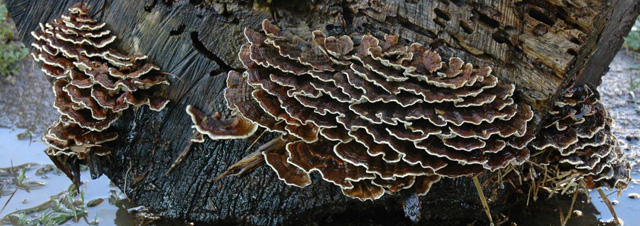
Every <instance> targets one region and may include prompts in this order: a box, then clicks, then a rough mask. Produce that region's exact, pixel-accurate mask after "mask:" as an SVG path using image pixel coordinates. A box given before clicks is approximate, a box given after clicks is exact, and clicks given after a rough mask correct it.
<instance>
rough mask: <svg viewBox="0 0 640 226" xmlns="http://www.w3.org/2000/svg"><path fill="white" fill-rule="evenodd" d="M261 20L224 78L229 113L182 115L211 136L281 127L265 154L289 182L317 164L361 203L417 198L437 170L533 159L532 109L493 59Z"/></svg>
mask: <svg viewBox="0 0 640 226" xmlns="http://www.w3.org/2000/svg"><path fill="white" fill-rule="evenodd" d="M262 28H263V31H264V35H263V34H261V33H259V32H256V31H254V30H251V29H245V31H244V35H245V37H246V39H247V40H248V42H249V43H248V44H245V45H243V46H242V47H241V50H240V53H239V58H240V60H241V61H242V63H243V65H244V67H245V68H246V69H247V70H246V71H245V72H244V73H242V74H241V73H239V72H235V71H231V72H229V74H228V78H227V88H226V90H225V98H226V101H227V105H228V107H229V108H230V109H231V110H232V111H233V112H234V113H236V115H235V118H232V119H220V118H219V117H214V118H206V116H204V113H202V112H200V111H199V110H197V109H195V108H193V107H187V112H188V113H189V114H190V115H191V116H192V119H193V122H194V123H195V125H194V128H196V130H197V132H199V133H202V134H206V135H208V136H209V137H210V138H211V139H242V138H247V137H249V136H250V135H251V134H253V133H254V132H255V131H256V130H257V127H262V128H264V129H266V130H267V131H273V132H279V133H281V134H282V136H281V137H279V138H276V140H274V141H275V142H270V146H269V147H268V148H266V149H263V152H262V153H263V156H264V159H265V161H266V163H267V165H269V166H270V167H271V168H272V169H273V170H274V171H275V172H276V173H277V174H278V177H279V178H280V179H281V180H283V181H284V182H285V183H287V184H288V185H292V186H297V187H304V186H306V185H309V184H310V183H311V179H310V177H309V173H311V172H314V171H315V172H318V173H319V174H320V176H321V177H322V179H324V180H325V181H328V182H330V183H333V184H335V185H337V186H339V187H340V188H341V189H342V191H343V193H344V194H345V195H346V196H349V197H352V198H358V199H360V200H373V199H377V198H380V197H381V196H382V195H384V194H385V193H395V192H398V191H400V190H403V189H410V190H412V191H415V192H416V193H417V194H419V195H424V194H426V193H427V192H428V191H429V189H430V187H431V185H432V184H433V183H435V182H437V181H439V180H440V178H442V177H449V178H456V177H472V176H475V175H477V174H479V173H481V172H483V171H486V170H489V171H494V170H498V169H501V168H504V167H506V166H508V165H511V164H515V165H518V164H521V163H522V162H523V161H525V160H527V159H528V158H529V151H528V149H527V148H526V146H527V145H528V144H529V142H530V141H531V140H533V139H534V136H533V134H532V129H531V128H530V127H532V126H531V124H532V123H531V120H532V118H533V111H532V110H531V107H530V106H528V105H526V104H524V103H516V102H515V101H514V98H513V94H514V90H515V86H514V85H512V84H505V83H503V82H501V81H500V80H499V79H498V78H497V77H496V76H494V75H492V74H491V68H489V67H474V66H473V65H471V64H470V63H465V62H463V61H462V60H461V59H460V58H456V57H453V58H450V59H449V60H448V61H446V60H442V59H441V57H440V55H439V54H438V53H436V52H434V51H432V50H429V49H428V48H427V47H425V46H423V45H421V44H418V43H413V44H411V45H409V46H406V45H401V44H399V39H398V36H394V35H386V36H385V37H384V40H379V39H377V38H375V37H373V36H372V35H364V36H362V37H359V38H355V39H352V38H351V37H349V36H340V37H333V36H330V37H327V36H325V34H323V33H322V32H321V31H314V32H313V33H312V36H313V37H312V40H304V39H303V38H301V37H298V36H294V37H290V36H291V35H286V34H285V32H284V31H281V30H280V28H278V27H277V26H275V25H273V24H271V23H270V22H269V21H268V20H265V21H263V24H262Z"/></svg>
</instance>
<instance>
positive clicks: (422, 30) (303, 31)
mask: <svg viewBox="0 0 640 226" xmlns="http://www.w3.org/2000/svg"><path fill="white" fill-rule="evenodd" d="M75 2H77V1H55V2H49V1H36V0H30V1H29V0H7V5H8V8H9V11H10V14H11V16H12V17H13V18H14V20H15V21H16V23H17V27H18V29H19V35H18V36H19V37H21V38H22V40H24V41H25V42H26V43H30V42H32V41H33V38H32V37H31V36H30V35H29V32H30V31H32V30H35V29H36V27H37V25H38V23H41V22H47V21H51V20H52V19H54V18H56V17H58V16H59V15H61V14H63V13H65V12H66V10H67V8H68V7H70V6H71V5H73V4H74V3H75ZM88 3H89V7H90V11H91V12H92V13H93V16H94V18H96V19H98V20H100V21H102V22H106V23H107V26H108V28H109V29H110V30H112V31H113V32H114V34H116V35H117V36H118V49H119V50H121V51H123V52H126V53H128V54H136V53H142V54H146V55H148V56H149V61H150V62H153V63H156V64H158V65H159V66H160V67H161V68H162V70H164V71H167V72H168V73H170V75H169V76H168V78H169V80H170V81H171V86H170V87H168V88H167V89H165V90H164V91H163V95H164V96H166V97H167V98H169V99H170V100H171V102H170V103H169V105H168V106H167V108H166V109H165V110H163V111H162V112H160V113H154V114H152V113H151V111H150V110H149V109H147V108H140V109H138V110H137V111H136V112H135V114H132V115H134V116H129V117H123V118H122V119H120V120H119V121H118V123H117V125H116V127H117V130H118V131H119V133H120V136H119V139H118V142H114V143H113V146H111V147H109V148H111V149H112V153H113V155H112V158H111V160H112V161H111V162H110V163H109V164H105V166H106V168H105V169H104V171H105V174H106V175H107V176H109V178H110V179H111V180H112V181H113V182H114V183H115V184H116V185H118V187H120V188H122V189H123V191H125V193H126V194H127V196H128V197H130V198H132V199H133V200H134V201H135V202H136V203H138V204H140V205H144V206H146V207H148V208H150V209H151V210H152V211H154V212H156V213H157V214H159V215H161V216H165V217H169V218H180V219H186V220H189V221H196V222H218V223H220V222H227V223H229V222H235V223H250V224H261V225H273V224H278V223H308V222H314V221H316V222H330V221H331V219H327V218H326V216H328V215H334V216H336V218H335V219H338V218H341V215H340V213H344V212H345V211H348V210H351V211H352V212H356V213H357V216H356V215H353V216H349V218H353V217H354V216H355V217H357V218H363V219H364V218H366V219H381V217H379V216H369V215H373V214H376V213H378V211H387V212H391V213H393V215H394V216H400V217H399V219H401V220H404V218H402V216H401V215H402V203H403V199H404V197H402V196H401V195H395V196H385V197H384V198H382V199H381V200H378V201H375V202H360V201H358V200H352V199H349V198H346V197H344V196H343V195H342V193H341V192H340V190H339V189H338V188H336V187H335V186H331V185H330V184H328V183H313V184H312V185H310V186H308V187H306V188H304V189H299V188H294V187H289V186H286V184H285V183H283V182H282V181H280V180H278V178H277V176H276V175H275V173H274V172H273V171H271V170H270V169H268V168H266V167H260V168H258V169H257V170H256V171H255V172H253V173H251V174H249V175H248V176H246V177H231V178H224V179H222V180H219V181H216V180H214V178H215V177H216V176H218V175H219V174H221V173H222V172H224V171H225V170H226V169H227V168H228V167H229V166H230V165H231V164H233V163H235V162H236V161H238V160H240V159H241V158H242V157H244V156H246V155H247V154H249V153H250V152H251V151H252V150H247V149H248V148H249V147H250V145H251V142H249V141H246V140H224V141H211V140H207V141H206V142H204V143H202V144H200V143H190V141H189V140H190V139H191V138H192V128H191V125H192V122H191V120H190V118H189V116H188V115H187V114H186V113H185V110H184V109H185V107H186V106H187V105H194V106H196V107H198V108H199V109H201V110H203V111H205V112H207V113H208V114H211V115H212V114H213V113H214V112H221V113H222V115H223V117H224V116H228V114H229V112H228V110H227V109H226V108H225V105H224V100H223V95H222V90H223V89H224V88H225V78H226V74H227V72H228V71H230V70H239V71H241V70H243V69H242V64H241V63H240V62H239V60H238V58H237V53H238V51H239V48H240V46H241V45H242V44H243V43H245V42H246V40H245V39H244V37H243V33H242V32H243V29H244V28H251V29H254V30H259V29H260V24H261V22H262V20H263V19H269V20H271V21H273V22H274V23H275V24H278V26H280V27H281V28H282V29H283V30H285V31H286V32H291V33H293V34H296V35H299V36H302V37H310V35H311V31H313V30H321V31H323V32H324V33H326V34H328V35H342V34H347V35H350V36H354V37H355V36H361V35H362V34H365V33H370V34H373V35H374V36H377V37H382V36H383V35H384V34H398V35H399V36H400V38H401V39H402V40H404V41H406V42H408V43H411V42H420V43H423V44H425V46H429V47H431V48H433V49H435V50H436V51H437V52H439V53H440V54H441V55H442V56H443V57H444V58H445V59H446V58H448V57H452V56H457V57H460V58H462V60H464V61H465V62H469V63H472V64H474V65H479V66H490V67H492V68H493V73H494V74H495V75H497V76H498V77H499V78H500V79H502V80H503V81H505V82H507V83H513V84H515V85H516V87H517V90H516V92H517V98H520V99H521V100H524V101H525V102H527V103H529V104H531V106H533V108H534V110H535V113H536V117H535V120H538V121H539V120H541V119H542V118H544V117H545V116H546V111H547V109H548V108H549V107H550V103H552V100H555V98H556V96H557V95H558V94H559V93H560V92H561V91H563V88H564V87H565V86H566V85H567V84H569V83H571V82H572V81H575V82H577V83H591V84H595V85H597V84H598V83H599V81H600V77H601V76H602V75H603V74H604V73H605V72H606V70H607V66H608V64H609V63H610V62H611V60H612V59H613V57H614V56H615V54H616V52H617V51H618V49H619V48H620V46H621V44H622V41H623V40H622V37H624V36H625V35H626V33H627V32H628V31H629V29H630V27H631V26H632V24H633V22H634V21H635V18H636V17H637V15H638V13H639V9H640V6H639V5H640V3H639V2H637V1H634V0H612V1H608V0H581V1H570V2H569V1H558V0H529V1H521V0H511V1H509V0H500V1H480V2H476V1H469V0H450V1H449V0H442V1H426V0H425V1H415V0H413V1H410V0H407V1H402V0H391V1H377V0H369V1H359V2H357V1H347V0H343V1H338V0H335V1H331V0H326V1H315V2H313V3H312V1H276V0H274V1H251V0H245V1H227V0H213V1H201V0H190V1H186V0H162V1H158V0H146V1H112V0H102V1H89V2H88ZM43 79H44V78H43ZM272 137H273V136H271V135H266V136H264V137H262V138H260V139H259V142H258V143H257V145H259V144H260V143H264V142H266V141H268V140H269V139H270V138H272ZM255 138H257V136H256V137H254V139H255ZM249 140H251V139H249ZM254 147H256V146H254ZM187 149H191V150H190V152H189V154H188V155H186V156H185V157H184V160H183V161H182V162H181V163H180V164H179V165H177V166H175V168H174V169H172V170H171V171H170V170H169V169H170V168H171V166H172V164H173V163H174V162H175V161H176V159H178V158H180V155H181V153H184V150H187ZM85 179H87V178H85ZM314 180H319V178H314ZM485 193H486V194H489V196H491V195H492V194H494V193H493V192H492V191H491V190H490V189H487V190H485ZM510 193H511V192H509V191H507V190H499V192H497V193H495V194H496V195H497V197H493V198H492V199H491V200H492V201H491V202H490V205H492V206H493V207H494V208H504V207H507V204H505V202H504V201H505V199H508V198H513V196H511V195H510ZM420 200H421V202H422V215H423V218H425V219H441V221H440V222H442V220H444V221H450V222H458V223H460V222H471V221H473V219H485V216H484V213H483V212H482V211H481V210H482V206H481V204H480V201H479V199H478V198H477V195H476V191H475V188H474V186H473V182H472V181H471V179H457V180H448V179H447V180H443V181H442V182H441V183H439V184H437V185H436V186H435V187H434V188H433V189H432V190H431V192H429V194H428V195H427V196H424V197H421V198H420ZM507 203H508V202H507ZM443 204H446V205H443ZM336 214H337V215H336ZM344 216H346V215H343V217H344ZM382 219H384V218H382ZM351 220H354V219H351ZM385 220H389V219H385Z"/></svg>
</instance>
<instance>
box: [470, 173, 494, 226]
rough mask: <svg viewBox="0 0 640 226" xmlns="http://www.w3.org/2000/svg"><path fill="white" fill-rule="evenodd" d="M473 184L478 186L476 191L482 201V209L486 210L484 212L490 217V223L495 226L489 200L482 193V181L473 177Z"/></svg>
mask: <svg viewBox="0 0 640 226" xmlns="http://www.w3.org/2000/svg"><path fill="white" fill-rule="evenodd" d="M473 184H475V185H476V190H477V191H478V195H479V196H480V201H481V202H482V207H483V208H484V212H485V213H486V214H487V217H489V223H491V224H490V225H491V226H493V225H494V224H493V218H492V217H491V210H489V204H488V203H487V198H486V197H485V196H484V193H483V192H482V186H481V185H480V181H479V180H478V176H475V177H473Z"/></svg>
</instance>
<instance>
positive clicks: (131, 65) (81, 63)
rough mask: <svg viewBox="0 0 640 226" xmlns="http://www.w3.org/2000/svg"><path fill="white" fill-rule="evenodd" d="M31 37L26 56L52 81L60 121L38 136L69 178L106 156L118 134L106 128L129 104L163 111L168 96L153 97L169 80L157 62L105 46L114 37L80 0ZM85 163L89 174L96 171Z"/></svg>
mask: <svg viewBox="0 0 640 226" xmlns="http://www.w3.org/2000/svg"><path fill="white" fill-rule="evenodd" d="M31 35H32V36H33V37H34V38H35V41H34V43H33V44H32V46H33V47H34V48H33V51H32V53H31V56H32V57H33V58H34V60H35V61H36V62H42V71H43V72H44V73H45V74H46V75H47V76H49V77H52V78H53V79H54V80H55V81H54V83H53V93H54V95H55V97H56V99H55V103H54V104H53V106H54V107H55V108H56V109H57V110H58V112H60V114H61V116H60V120H59V122H57V123H56V124H55V125H53V126H51V127H50V128H49V130H48V132H47V134H45V136H44V137H43V139H44V141H45V142H46V143H47V144H48V145H49V149H47V150H46V151H45V152H46V153H47V155H49V157H50V158H51V159H52V160H53V161H54V163H56V166H58V167H59V168H60V169H61V170H63V171H64V172H65V173H66V174H67V176H69V177H70V178H71V179H72V180H73V181H74V183H76V184H77V183H78V182H79V174H78V173H77V169H76V168H74V167H78V165H79V164H89V165H92V164H97V162H99V161H92V158H93V157H92V156H106V155H108V154H109V153H110V152H109V149H108V148H105V147H103V144H104V143H106V142H110V141H113V140H115V139H117V137H118V134H117V133H114V132H109V127H110V126H111V125H112V124H113V123H114V122H115V121H116V120H117V119H118V118H119V117H120V115H121V114H122V112H123V111H124V110H126V109H128V108H129V107H130V106H134V107H136V108H137V107H140V106H143V105H146V106H149V108H150V109H151V110H154V111H160V110H162V109H163V108H164V107H165V106H166V104H167V103H168V100H166V99H164V98H160V97H155V96H154V92H155V91H156V90H157V87H158V86H160V85H168V84H169V82H168V81H167V80H166V79H165V78H164V76H163V75H162V73H161V72H160V71H159V69H160V68H159V67H158V66H156V65H153V64H149V63H144V62H142V60H144V59H146V58H147V57H146V56H143V55H131V56H129V55H125V54H122V53H119V52H117V51H116V50H113V49H110V48H109V47H108V46H109V44H111V43H112V42H113V41H114V40H115V39H116V36H115V35H112V34H111V32H110V31H109V30H107V29H105V24H104V23H99V22H97V21H95V20H94V19H92V18H91V17H90V15H89V11H88V9H87V7H86V5H84V4H83V3H77V4H75V5H73V6H72V7H71V8H69V14H67V15H62V16H61V17H60V18H59V19H55V20H54V21H52V22H50V23H44V24H40V26H39V29H37V30H36V31H33V32H31ZM97 168H100V167H90V169H92V177H94V176H95V177H97V176H99V175H100V174H101V173H100V172H96V173H94V172H93V170H94V169H97Z"/></svg>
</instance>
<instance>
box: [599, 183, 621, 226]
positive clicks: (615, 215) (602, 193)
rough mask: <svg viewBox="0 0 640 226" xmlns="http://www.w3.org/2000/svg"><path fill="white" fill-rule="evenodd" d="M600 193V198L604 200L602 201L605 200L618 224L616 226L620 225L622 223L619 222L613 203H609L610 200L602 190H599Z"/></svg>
mask: <svg viewBox="0 0 640 226" xmlns="http://www.w3.org/2000/svg"><path fill="white" fill-rule="evenodd" d="M598 193H600V197H601V198H602V200H604V203H606V204H607V207H608V208H609V211H610V212H611V215H613V221H614V222H616V225H620V221H619V220H618V215H617V214H616V211H615V210H614V209H613V205H611V202H610V201H609V198H607V195H605V194H604V192H603V191H602V189H601V188H598Z"/></svg>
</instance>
